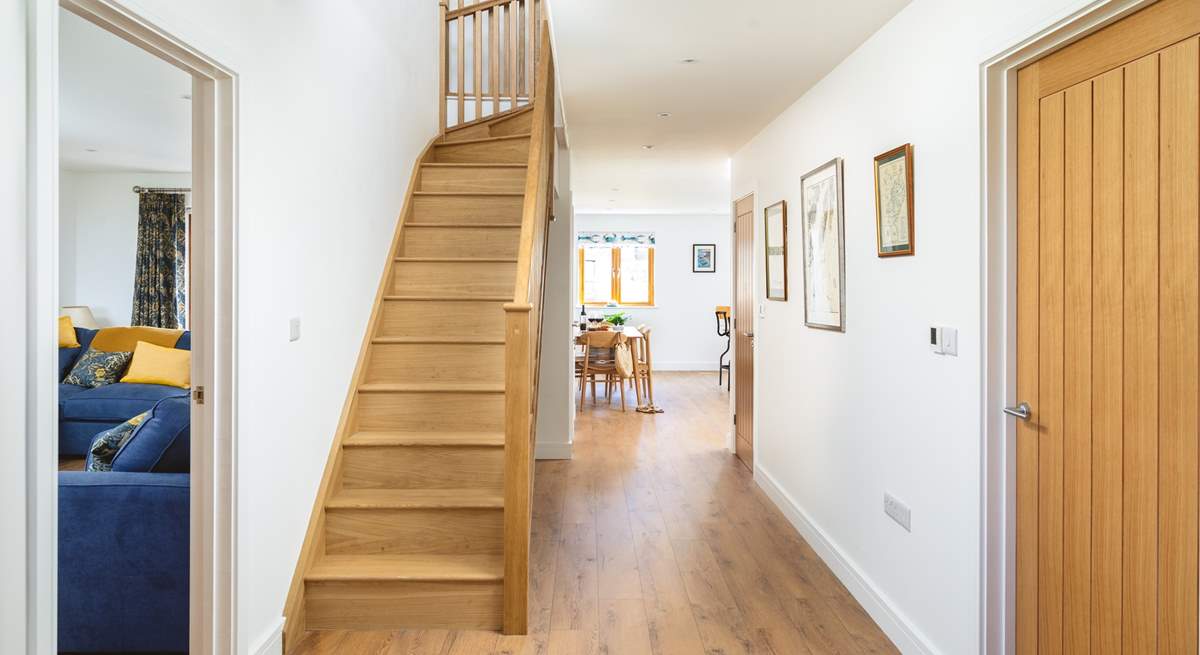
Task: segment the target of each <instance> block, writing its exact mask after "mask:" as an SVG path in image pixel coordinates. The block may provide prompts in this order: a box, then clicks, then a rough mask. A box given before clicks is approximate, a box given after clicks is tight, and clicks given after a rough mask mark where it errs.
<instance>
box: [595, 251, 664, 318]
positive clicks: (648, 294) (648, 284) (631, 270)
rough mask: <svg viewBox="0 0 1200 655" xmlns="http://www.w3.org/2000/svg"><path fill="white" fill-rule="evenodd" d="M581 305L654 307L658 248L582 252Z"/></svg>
mask: <svg viewBox="0 0 1200 655" xmlns="http://www.w3.org/2000/svg"><path fill="white" fill-rule="evenodd" d="M579 302H580V304H584V305H653V304H654V246H648V245H642V244H621V245H608V244H605V245H595V246H592V245H588V246H583V247H581V248H580V249H579Z"/></svg>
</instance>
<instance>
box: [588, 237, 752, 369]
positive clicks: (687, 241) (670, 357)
mask: <svg viewBox="0 0 1200 655" xmlns="http://www.w3.org/2000/svg"><path fill="white" fill-rule="evenodd" d="M729 220H730V219H729V215H728V214H579V215H577V216H576V219H575V231H576V232H577V233H578V232H613V231H615V232H654V234H655V239H656V243H655V246H654V303H655V306H654V307H631V308H628V309H624V310H623V311H626V312H628V313H629V314H630V315H631V316H632V317H633V319H632V320H631V322H630V323H631V324H632V325H637V324H639V323H646V324H647V325H650V326H651V327H653V328H654V331H653V333H652V334H651V338H650V347H651V355H652V357H653V358H654V368H655V370H659V371H716V370H717V358H718V357H719V356H720V355H721V351H723V350H725V339H724V338H723V337H718V336H717V323H716V317H715V316H714V314H713V311H714V310H715V308H716V307H717V305H728V304H729V303H730V284H731V282H730V281H731V280H732V279H733V268H732V264H733V251H732V250H730V242H729ZM693 243H714V244H716V246H717V271H716V272H715V273H693V272H692V244H693ZM576 267H578V264H576ZM572 302H573V303H574V305H573V307H572V314H573V316H574V317H575V319H576V320H578V318H579V291H578V287H576V291H575V293H574V294H573V295H572ZM596 311H603V312H604V313H611V312H614V311H617V310H615V309H609V310H599V309H596V308H588V312H589V313H592V312H596ZM726 361H729V359H728V358H726ZM713 384H716V377H715V376H714V378H713Z"/></svg>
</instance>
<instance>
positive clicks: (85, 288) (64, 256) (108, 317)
mask: <svg viewBox="0 0 1200 655" xmlns="http://www.w3.org/2000/svg"><path fill="white" fill-rule="evenodd" d="M191 183H192V176H191V175H190V174H187V173H88V172H75V171H62V172H60V173H59V177H58V244H59V246H58V258H59V259H58V271H59V278H58V295H59V304H60V305H88V306H89V307H91V308H92V314H94V315H95V317H96V322H97V323H99V324H100V325H101V326H105V327H107V326H110V325H129V319H130V317H131V316H132V313H133V275H134V268H135V266H134V265H135V258H136V256H137V224H138V195H137V194H136V193H133V191H132V188H133V187H134V186H135V185H137V186H151V187H182V188H187V187H190V186H191Z"/></svg>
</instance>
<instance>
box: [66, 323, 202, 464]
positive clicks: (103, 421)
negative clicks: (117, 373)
mask: <svg viewBox="0 0 1200 655" xmlns="http://www.w3.org/2000/svg"><path fill="white" fill-rule="evenodd" d="M97 332H98V330H88V329H85V328H75V338H76V340H77V341H79V347H78V348H59V349H58V379H59V380H62V379H63V378H65V377H66V376H67V373H70V372H71V367H72V366H74V365H75V361H76V360H78V359H79V357H80V355H82V354H83V353H84V352H87V349H88V346H89V345H91V343H92V339H93V338H94V337H95V336H96V333H97ZM175 347H176V348H178V349H180V350H191V347H192V333H191V332H184V333H183V334H182V335H181V336H180V337H179V341H178V342H176V343H175ZM183 393H187V391H186V390H184V389H180V388H178V387H169V386H164V385H161V384H126V383H124V382H117V383H115V384H108V385H105V386H103V387H97V388H95V389H87V388H85V387H77V386H75V385H73V384H59V385H58V452H59V454H61V455H70V456H76V457H82V456H84V455H86V454H87V451H88V449H89V448H90V447H91V445H92V440H93V439H94V438H95V437H96V435H97V434H99V433H100V432H103V431H104V430H107V429H109V428H111V427H116V426H117V425H120V424H121V423H124V422H125V421H128V420H129V419H131V418H133V417H134V416H137V415H138V414H141V413H142V412H144V411H146V410H148V409H150V408H151V407H153V406H154V404H155V403H157V402H158V401H160V400H162V399H163V398H166V397H168V396H177V395H180V394H183Z"/></svg>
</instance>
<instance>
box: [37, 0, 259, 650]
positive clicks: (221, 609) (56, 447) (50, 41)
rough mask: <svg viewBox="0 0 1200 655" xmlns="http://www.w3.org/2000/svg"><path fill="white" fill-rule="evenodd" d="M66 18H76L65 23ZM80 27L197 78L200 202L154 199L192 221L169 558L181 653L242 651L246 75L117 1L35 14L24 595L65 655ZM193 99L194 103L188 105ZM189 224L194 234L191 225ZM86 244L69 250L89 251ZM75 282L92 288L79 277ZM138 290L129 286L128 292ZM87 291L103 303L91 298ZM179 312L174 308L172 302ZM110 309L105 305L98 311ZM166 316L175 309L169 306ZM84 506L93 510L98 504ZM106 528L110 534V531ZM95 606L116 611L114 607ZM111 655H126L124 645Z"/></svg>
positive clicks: (46, 639) (91, 0)
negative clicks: (64, 440)
mask: <svg viewBox="0 0 1200 655" xmlns="http://www.w3.org/2000/svg"><path fill="white" fill-rule="evenodd" d="M61 10H66V12H70V14H71V15H67V14H65V13H61V14H60V11H61ZM77 19H82V21H78V20H77ZM80 22H84V23H90V24H91V25H88V26H87V27H88V28H89V29H93V28H94V27H99V28H101V29H102V30H104V31H106V32H109V33H111V35H115V36H116V37H118V39H119V40H121V41H123V42H124V43H125V44H132V45H133V46H135V47H136V48H139V49H140V50H142V51H145V52H147V53H149V54H150V55H152V56H153V57H155V58H157V60H158V61H159V62H165V63H166V64H169V65H170V66H171V67H172V68H173V69H174V70H178V71H182V73H183V75H184V77H185V78H186V81H185V82H184V84H185V87H184V92H182V93H178V94H177V97H175V98H173V101H174V102H180V103H183V102H186V103H189V104H190V106H191V108H190V111H188V114H189V115H190V119H189V120H190V126H187V127H185V133H184V134H183V135H181V138H183V139H185V140H188V141H190V144H189V145H190V148H189V149H190V154H188V155H187V157H186V162H185V163H186V164H187V168H188V169H189V172H190V190H191V195H190V203H189V202H188V201H187V200H188V199H187V197H184V196H182V194H175V193H174V191H178V190H181V189H188V188H189V185H187V184H179V185H176V184H165V183H164V184H152V186H155V187H164V186H165V187H169V188H168V189H163V188H158V189H156V191H158V192H159V193H161V194H162V195H165V196H170V195H179V196H180V197H178V198H174V199H172V200H173V204H182V207H181V209H182V212H178V211H175V212H173V215H177V214H179V213H182V214H183V215H184V217H185V218H184V221H186V224H184V229H182V230H179V231H178V234H179V235H181V236H180V238H181V239H183V240H184V241H185V242H186V251H187V256H186V258H184V261H182V262H180V264H179V266H178V269H179V271H180V273H181V276H182V277H183V278H184V282H185V285H184V286H183V287H182V290H183V291H184V292H185V294H186V299H185V301H184V303H183V306H182V308H180V310H179V312H177V313H175V318H176V320H180V319H182V320H183V321H184V323H185V325H186V326H187V327H189V328H190V329H191V331H192V333H193V337H192V338H191V339H190V343H189V344H187V345H188V346H189V348H190V352H191V355H190V365H184V371H185V373H184V374H185V375H186V376H188V377H190V381H189V384H188V386H189V387H190V388H189V389H184V388H183V387H182V386H181V387H180V389H179V391H180V392H181V393H180V394H179V398H176V399H174V400H181V401H182V408H181V409H180V408H178V407H177V408H175V413H176V414H182V417H183V418H182V421H184V422H186V423H187V424H189V425H190V434H191V438H190V440H189V442H188V444H187V445H186V446H184V447H183V451H182V453H181V452H179V447H178V446H176V447H175V451H174V452H173V453H172V456H173V457H182V458H183V459H184V460H185V461H188V465H189V467H190V473H189V477H190V481H189V483H188V484H187V487H186V493H184V494H182V498H181V500H179V502H177V504H178V508H177V509H178V511H179V512H180V515H179V525H181V526H186V534H185V537H184V542H185V543H182V548H181V549H180V550H181V552H180V553H179V556H178V557H177V558H174V559H173V560H172V561H173V562H174V564H175V566H176V567H177V568H182V569H183V571H182V574H181V584H182V589H183V593H184V594H185V595H186V600H187V602H186V608H185V609H184V611H183V615H182V616H181V617H178V620H177V621H175V622H174V623H173V624H172V627H171V629H172V630H173V631H174V633H175V634H176V635H180V636H181V641H180V642H176V643H181V644H182V647H183V648H184V649H186V650H188V651H189V652H197V653H199V652H205V653H207V652H227V651H228V652H232V651H233V650H235V649H236V642H235V634H234V630H233V618H234V616H236V607H235V605H234V593H233V590H234V581H233V579H232V575H231V572H233V571H235V570H236V568H235V562H234V555H235V553H236V549H235V547H234V538H235V537H234V536H235V530H234V520H233V519H234V516H235V512H234V507H235V496H234V492H235V489H234V480H233V467H234V458H233V453H234V443H235V433H234V426H233V397H234V396H233V391H234V389H233V387H234V379H233V371H234V370H236V360H235V358H234V342H233V335H234V334H235V332H236V318H235V316H234V302H233V299H234V292H235V288H236V281H237V279H236V276H235V261H234V234H235V233H236V173H235V156H236V155H235V153H236V134H237V124H236V116H237V112H236V107H237V103H236V88H237V83H236V80H237V78H236V74H235V73H234V72H233V71H232V69H230V68H228V67H226V66H224V65H222V64H219V63H217V62H216V61H215V60H214V59H212V58H210V57H208V56H206V55H205V54H203V52H202V51H201V50H200V49H198V48H196V47H193V46H192V45H190V44H188V43H186V42H185V41H183V40H182V39H180V38H179V37H177V36H175V32H174V30H173V28H172V26H170V25H169V24H163V23H162V22H158V23H152V22H151V21H149V20H147V19H145V18H144V17H142V16H139V15H138V14H137V13H136V12H134V11H131V10H129V9H128V8H126V7H124V6H122V5H120V4H117V3H113V2H109V1H108V0H60V2H59V3H55V4H48V5H41V4H39V5H37V6H36V7H35V8H33V9H31V20H30V27H29V34H30V35H31V38H30V46H29V53H30V59H31V65H30V71H31V78H30V79H31V93H30V97H31V102H30V105H29V112H30V116H31V121H30V127H29V133H30V135H31V137H30V140H31V143H32V144H34V145H32V146H31V162H32V163H31V166H30V173H29V175H30V188H31V189H33V191H32V196H31V197H32V198H33V202H32V203H31V223H30V224H31V225H32V226H34V227H33V230H34V233H33V234H31V235H30V239H31V241H32V242H33V243H36V244H39V245H38V247H37V248H36V250H35V255H34V256H33V264H32V265H31V274H30V289H29V293H30V297H31V298H35V299H36V301H34V302H32V304H31V312H33V313H34V315H35V316H36V320H35V322H34V325H37V326H40V327H39V329H37V330H31V331H30V334H29V342H28V349H29V351H30V352H31V353H36V355H37V356H36V357H35V358H34V359H33V360H32V361H37V362H39V366H37V367H31V368H30V372H29V375H28V378H27V382H28V385H29V389H30V390H31V396H32V398H33V400H32V401H31V405H30V406H31V412H32V413H33V415H34V416H35V417H36V425H37V428H36V429H34V430H31V431H30V432H29V437H28V438H29V446H30V449H31V452H32V453H34V454H33V456H32V457H30V459H29V468H28V469H27V470H28V473H29V480H30V513H29V516H30V517H31V524H30V532H31V535H32V536H31V551H32V552H35V553H38V554H39V557H38V558H37V560H36V562H34V563H31V564H30V568H29V576H30V580H29V584H28V585H27V587H26V589H27V592H26V593H27V602H28V604H29V607H30V608H31V612H33V613H34V614H35V615H36V616H37V620H36V621H34V622H32V623H31V625H30V629H31V635H30V643H31V644H32V646H31V652H37V653H39V655H43V654H45V655H48V654H49V653H53V652H55V651H56V650H60V648H72V644H71V643H69V642H68V643H63V644H59V640H60V638H61V635H62V631H61V629H62V628H64V627H66V626H64V625H62V624H61V623H60V622H58V621H57V620H56V619H57V618H58V614H59V613H58V611H57V610H58V600H59V596H60V595H61V594H62V593H64V589H63V587H62V586H61V585H56V584H55V581H56V580H58V579H60V573H62V570H61V562H62V557H64V556H68V555H69V554H70V553H69V549H67V550H60V545H59V544H60V536H63V537H68V536H69V535H67V534H66V533H65V532H64V531H63V529H64V524H65V523H66V521H67V519H65V518H62V517H63V514H61V513H60V511H62V510H64V509H65V508H64V507H63V506H62V504H61V503H60V500H62V499H63V495H62V494H61V493H59V492H60V490H61V487H60V485H61V482H60V474H59V471H58V463H59V454H60V437H61V436H64V435H65V433H63V432H62V431H61V429H60V428H61V426H60V424H59V423H60V421H56V420H55V419H54V417H55V416H59V417H60V418H61V414H60V412H61V408H60V406H59V400H60V399H61V398H63V394H62V393H61V391H60V389H59V383H60V382H62V380H61V377H60V375H59V373H60V370H59V368H58V367H54V366H50V365H48V364H49V363H50V362H59V364H60V366H61V362H62V359H61V357H62V353H61V351H60V352H59V353H58V356H55V353H56V351H59V346H60V341H59V340H60V338H61V337H62V335H63V334H65V333H66V332H65V331H64V332H60V330H59V327H60V325H61V324H60V322H59V320H58V319H59V318H60V316H61V315H62V314H63V309H62V306H64V305H69V304H72V303H69V302H60V298H61V299H62V300H67V294H64V292H63V290H62V289H60V288H59V287H58V282H59V268H60V264H67V263H69V262H65V261H62V259H63V253H62V252H60V250H61V249H62V244H60V243H59V242H58V237H59V236H60V229H59V228H60V225H61V221H62V220H63V216H62V212H61V210H62V209H63V208H62V207H60V203H59V202H58V200H59V193H60V190H61V182H62V180H61V173H60V161H61V160H62V159H64V158H63V157H61V156H60V155H61V153H60V136H62V137H64V143H66V142H67V141H68V140H69V139H66V137H69V136H70V135H69V134H67V133H65V132H64V124H67V122H66V121H64V117H63V116H62V115H61V113H60V111H59V106H58V101H59V100H60V91H61V88H62V87H61V84H62V82H63V80H62V78H61V76H60V70H59V66H58V64H59V63H60V52H59V51H58V48H59V46H60V44H61V45H64V46H66V45H71V44H63V43H62V34H63V29H64V26H65V29H68V30H69V29H73V26H75V27H77V25H75V24H76V23H80ZM168 23H169V21H168ZM184 95H186V96H188V97H187V98H183V97H180V96H184ZM75 145H76V146H81V145H82V144H79V143H77V144H75ZM77 149H81V150H82V151H83V152H81V153H79V154H80V156H86V155H90V154H94V153H88V152H87V149H86V148H77ZM96 150H97V151H99V150H100V148H96ZM143 154H144V153H143ZM134 168H137V166H134ZM156 170H157V169H156ZM135 186H136V185H135ZM143 186H145V185H143ZM164 191H167V192H168V193H163V192H164ZM123 194H125V198H126V199H128V198H130V197H133V198H135V201H136V196H135V194H136V192H135V190H134V189H133V188H132V187H130V186H126V187H125V188H124V189H123ZM143 195H144V194H137V196H143ZM175 200H182V203H174V201H175ZM189 205H190V214H189V213H188V209H189V207H188V206H189ZM92 207H93V206H92V205H89V208H92ZM67 220H72V218H68V219H67ZM190 223H194V226H192V225H188V224H190ZM189 227H190V228H191V229H190V238H189V236H188V232H189V230H188V229H187V228H189ZM138 237H139V238H140V234H139V235H138ZM78 245H79V244H76V247H74V248H72V252H76V253H77V252H78V250H79V248H78ZM189 268H190V270H191V275H190V276H189V275H188V273H187V271H188V269H189ZM73 279H74V280H75V281H78V280H79V279H81V278H79V277H78V276H73ZM77 290H78V289H76V291H77ZM133 291H134V289H132V288H130V289H129V292H130V293H133ZM72 293H74V291H73V292H72ZM87 293H88V294H92V292H91V291H88V292H87ZM95 297H99V296H98V295H96V296H95ZM169 302H170V303H174V302H175V299H174V297H172V298H171V299H170V300H169ZM164 305H165V306H166V305H167V303H164ZM99 306H100V305H99V303H97V308H99ZM87 310H88V311H87V312H84V311H83V308H82V307H80V306H74V307H72V308H71V312H70V313H71V315H73V316H79V317H80V318H79V320H81V321H84V322H86V321H88V320H89V316H88V315H89V314H91V316H90V318H91V319H96V318H97V316H96V315H95V313H93V312H91V311H90V310H91V307H88V308H87ZM126 311H130V314H131V315H132V314H136V313H137V310H136V309H132V308H128V309H127V308H118V309H117V310H116V311H115V312H114V313H112V314H111V315H110V316H109V317H108V318H109V319H116V320H117V321H119V320H120V319H119V317H118V316H117V315H118V314H121V313H124V312H126ZM163 311H164V312H165V311H167V310H166V308H165V307H164V310H163ZM131 315H126V316H124V321H125V322H132V316H131ZM176 327H177V328H178V327H179V326H178V325H177V326H176ZM76 334H78V333H76ZM139 341H143V340H140V339H139ZM179 343H180V340H178V339H177V340H176V341H175V343H174V348H166V347H163V349H164V350H179ZM80 345H82V344H80ZM153 345H158V344H153ZM122 352H123V351H122ZM66 436H69V435H66ZM76 436H78V435H76ZM70 473H74V472H70ZM77 495H78V496H79V497H81V498H84V499H85V502H86V497H87V494H77ZM177 500H178V499H177ZM85 509H86V508H85ZM108 527H109V529H112V526H108ZM176 572H177V573H178V571H176ZM67 573H68V574H69V571H68V572H67ZM125 574H128V572H126V573H125ZM147 602H150V601H147ZM95 606H96V607H102V606H110V607H111V605H106V604H103V603H98V604H96V605H95ZM123 609H129V608H128V607H125V608H123ZM130 611H135V610H130ZM101 614H104V613H101ZM100 618H103V617H100ZM110 632H119V630H111V631H110ZM76 646H77V645H76ZM112 650H117V651H120V650H128V649H127V648H125V647H124V646H123V645H118V647H116V648H113V649H112Z"/></svg>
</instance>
